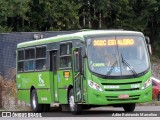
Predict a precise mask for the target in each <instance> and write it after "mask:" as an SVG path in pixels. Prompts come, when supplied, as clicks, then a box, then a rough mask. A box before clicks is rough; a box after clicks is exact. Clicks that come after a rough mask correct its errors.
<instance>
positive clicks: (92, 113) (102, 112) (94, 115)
mask: <svg viewBox="0 0 160 120" xmlns="http://www.w3.org/2000/svg"><path fill="white" fill-rule="evenodd" d="M148 111H149V112H148ZM140 114H143V115H147V116H143V115H142V116H143V117H140ZM41 115H42V118H23V119H25V120H28V119H32V120H75V119H76V120H82V119H85V120H86V119H87V120H106V119H108V118H109V119H111V120H115V119H119V120H121V119H125V120H128V117H129V120H132V119H134V120H135V117H136V119H137V118H139V119H141V120H142V119H149V120H158V119H160V106H137V107H136V109H135V112H133V113H125V112H124V110H123V108H117V107H116V108H113V107H98V108H92V109H90V110H87V111H83V112H82V114H81V115H72V114H71V113H70V112H58V111H52V112H49V113H42V114H41ZM137 115H138V116H137ZM149 115H151V116H149ZM156 115H158V116H159V117H156ZM44 116H47V117H44ZM49 116H52V117H49ZM124 116H125V117H124ZM133 116H134V117H133ZM0 119H3V120H11V119H13V120H20V119H21V118H0Z"/></svg>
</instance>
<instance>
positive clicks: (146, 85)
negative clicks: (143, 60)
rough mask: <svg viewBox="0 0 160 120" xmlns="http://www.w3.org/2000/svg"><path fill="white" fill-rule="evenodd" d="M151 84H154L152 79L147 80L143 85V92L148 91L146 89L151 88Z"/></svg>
mask: <svg viewBox="0 0 160 120" xmlns="http://www.w3.org/2000/svg"><path fill="white" fill-rule="evenodd" d="M151 84H152V80H151V79H149V80H147V81H146V82H145V83H144V84H143V86H142V90H144V89H146V88H147V87H149V86H150V85H151Z"/></svg>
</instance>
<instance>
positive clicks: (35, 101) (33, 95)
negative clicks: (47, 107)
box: [31, 89, 44, 112]
mask: <svg viewBox="0 0 160 120" xmlns="http://www.w3.org/2000/svg"><path fill="white" fill-rule="evenodd" d="M31 108H32V110H33V111H34V112H42V111H43V108H44V105H43V104H38V96H37V92H36V90H35V89H33V90H32V92H31Z"/></svg>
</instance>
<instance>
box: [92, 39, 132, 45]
mask: <svg viewBox="0 0 160 120" xmlns="http://www.w3.org/2000/svg"><path fill="white" fill-rule="evenodd" d="M93 45H94V46H115V45H120V46H131V45H134V39H117V40H115V39H111V40H93Z"/></svg>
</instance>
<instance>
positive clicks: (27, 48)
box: [24, 47, 36, 72]
mask: <svg viewBox="0 0 160 120" xmlns="http://www.w3.org/2000/svg"><path fill="white" fill-rule="evenodd" d="M29 49H34V58H33V59H26V51H25V50H29ZM24 51H25V52H24V53H25V57H24V68H25V62H27V61H32V60H33V65H34V69H33V70H25V69H24V72H33V71H35V56H36V50H35V47H26V48H24Z"/></svg>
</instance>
